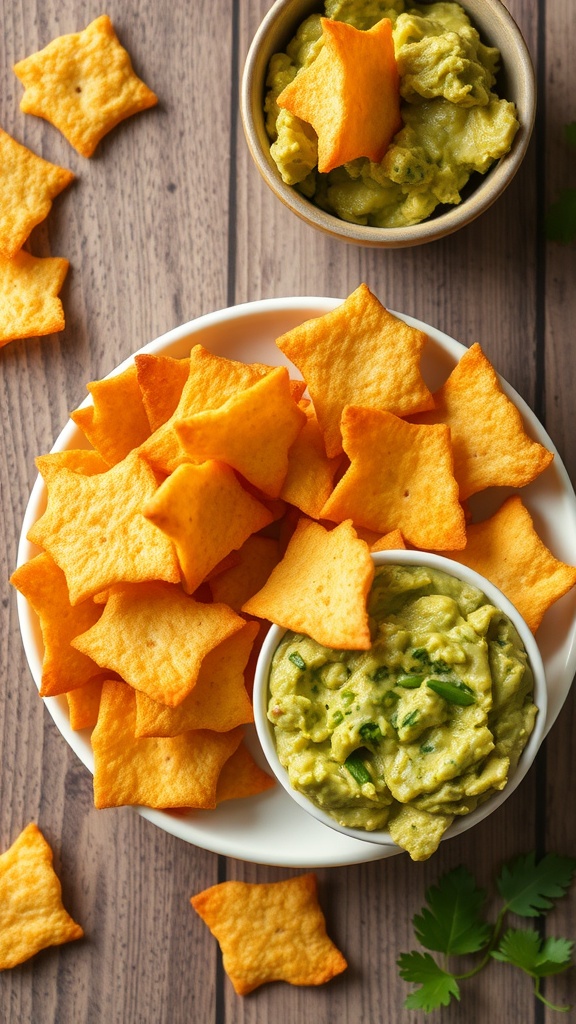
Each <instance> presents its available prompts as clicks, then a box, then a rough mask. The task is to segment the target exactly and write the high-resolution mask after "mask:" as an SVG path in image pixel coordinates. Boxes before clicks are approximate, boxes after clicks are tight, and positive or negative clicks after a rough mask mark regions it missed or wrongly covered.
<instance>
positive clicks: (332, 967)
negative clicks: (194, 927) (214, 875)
mask: <svg viewBox="0 0 576 1024" xmlns="http://www.w3.org/2000/svg"><path fill="white" fill-rule="evenodd" d="M190 902H191V904H192V906H193V908H194V910H195V911H196V913H197V914H199V915H200V917H201V918H202V920H203V921H204V922H205V923H206V924H207V925H208V927H209V929H210V931H211V932H212V934H213V935H214V936H215V938H216V939H217V940H218V942H219V944H220V948H221V950H222V959H223V963H224V969H225V971H226V973H227V974H228V976H229V978H230V980H231V982H232V984H233V986H234V988H235V990H236V992H237V993H238V994H239V995H247V994H248V993H249V992H252V990H253V989H255V988H258V986H259V985H264V984H265V983H266V982H269V981H287V982H288V983H289V984H291V985H323V984H324V983H325V982H327V981H330V979H331V978H333V977H334V976H335V975H337V974H340V973H341V972H342V971H344V970H345V969H346V967H347V966H348V965H347V963H346V960H345V959H344V957H343V956H342V953H341V952H340V951H339V950H338V948H337V947H336V946H335V945H334V943H333V942H332V940H331V939H329V938H328V935H327V934H326V922H325V920H324V915H323V913H322V910H321V908H320V905H319V903H318V894H317V884H316V875H314V874H312V873H310V874H306V875H297V876H296V877H295V878H289V879H287V880H286V881H283V882H264V883H249V882H221V883H220V884H219V885H213V886H212V887H211V888H210V889H205V890H204V891H203V892H200V893H198V895H196V896H193V897H192V898H191V900H190Z"/></svg>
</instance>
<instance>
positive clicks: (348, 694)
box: [341, 690, 356, 708]
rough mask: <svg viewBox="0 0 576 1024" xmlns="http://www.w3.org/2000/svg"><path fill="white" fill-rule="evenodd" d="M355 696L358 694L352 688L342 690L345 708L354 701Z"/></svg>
mask: <svg viewBox="0 0 576 1024" xmlns="http://www.w3.org/2000/svg"><path fill="white" fill-rule="evenodd" d="M355 696H356V694H355V693H353V691H352V690H343V691H342V693H341V697H342V703H343V705H344V707H345V708H347V707H348V706H349V705H350V704H351V703H352V701H353V700H354V697H355Z"/></svg>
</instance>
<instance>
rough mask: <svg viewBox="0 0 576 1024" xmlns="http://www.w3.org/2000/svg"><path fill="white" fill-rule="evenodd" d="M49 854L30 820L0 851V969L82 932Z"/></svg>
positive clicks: (13, 964)
mask: <svg viewBox="0 0 576 1024" xmlns="http://www.w3.org/2000/svg"><path fill="white" fill-rule="evenodd" d="M52 859H53V857H52V850H51V849H50V846H49V845H48V843H47V842H46V840H45V839H44V836H43V835H42V833H41V831H40V829H39V828H38V826H37V825H34V824H33V823H32V824H30V825H27V826H26V828H25V829H24V831H23V832H21V833H20V835H19V836H18V838H17V839H16V841H15V842H14V843H13V844H12V846H11V847H10V848H9V849H8V850H6V853H3V854H2V855H1V856H0V971H3V970H6V969H7V968H9V967H15V966H16V965H17V964H21V963H23V962H24V961H25V960H28V959H29V958H30V957H31V956H34V954H35V953H38V952H39V951H40V950H41V949H46V947H47V946H60V945H61V944H62V943H64V942H71V941H72V940H73V939H81V938H82V936H83V934H84V932H83V930H82V928H81V927H80V925H79V924H76V922H75V921H74V920H73V919H72V918H71V917H70V915H69V914H68V913H67V912H66V911H65V910H64V907H63V905H62V886H61V885H60V882H59V880H58V877H57V875H56V874H55V872H54V868H53V867H52Z"/></svg>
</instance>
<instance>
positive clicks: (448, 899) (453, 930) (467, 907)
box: [413, 866, 492, 956]
mask: <svg viewBox="0 0 576 1024" xmlns="http://www.w3.org/2000/svg"><path fill="white" fill-rule="evenodd" d="M485 900H486V893H485V892H483V890H482V889H478V888H477V887H476V882H475V880H474V877H473V875H471V874H470V872H469V871H468V870H467V869H466V868H465V867H462V866H460V867H458V868H455V869H454V870H453V871H449V872H448V874H446V875H443V876H442V878H440V880H439V881H438V883H437V885H434V886H431V887H430V889H428V891H427V893H426V902H427V903H428V907H429V909H428V908H427V907H424V908H423V909H422V911H421V913H420V914H416V916H415V917H414V919H413V925H414V931H415V932H416V937H417V938H418V940H419V942H421V943H422V945H423V946H425V947H426V949H435V950H438V951H439V952H441V953H445V954H446V955H447V956H451V955H452V954H454V953H476V952H477V951H478V950H480V949H483V947H484V946H485V945H486V944H487V943H488V941H489V939H490V935H491V931H492V929H491V928H490V925H488V924H486V922H485V921H483V920H482V916H481V914H482V908H483V906H484V903H485Z"/></svg>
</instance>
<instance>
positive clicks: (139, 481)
mask: <svg viewBox="0 0 576 1024" xmlns="http://www.w3.org/2000/svg"><path fill="white" fill-rule="evenodd" d="M46 487H47V490H48V505H47V508H46V511H45V512H44V514H43V515H42V516H41V517H40V519H38V520H37V521H36V523H34V526H33V527H32V529H31V530H30V531H29V534H28V538H29V540H31V541H32V542H33V543H34V544H38V545H39V547H43V548H45V549H46V550H47V551H48V552H49V553H50V554H51V555H52V557H53V559H54V561H55V562H56V563H57V565H59V566H60V568H61V569H62V570H63V572H64V574H65V576H66V582H67V584H68V590H69V592H70V603H71V604H78V603H79V602H80V601H83V600H85V599H86V598H87V597H92V596H93V595H94V594H97V593H99V592H100V591H102V590H105V589H106V587H109V586H111V585H112V584H114V583H123V582H127V581H129V582H138V581H143V580H166V581H167V582H169V583H170V582H171V583H177V582H178V580H179V579H180V570H179V567H178V562H177V559H176V554H175V551H174V547H173V545H172V542H171V541H170V540H169V539H168V538H167V537H166V536H165V535H164V534H163V533H162V531H161V530H158V529H157V528H156V527H155V526H153V525H152V523H150V522H148V520H147V519H146V518H145V517H144V515H143V514H142V508H143V506H144V505H145V503H146V501H147V499H148V498H151V497H152V495H153V494H154V493H155V491H156V487H157V484H156V477H155V476H154V473H153V472H152V470H151V469H150V467H149V466H147V465H146V463H145V462H144V461H143V460H142V459H140V458H138V456H137V454H135V453H132V454H130V455H129V456H127V457H126V459H124V460H123V461H122V462H119V463H118V464H117V465H116V466H113V467H112V469H109V470H108V472H107V473H98V474H97V475H95V476H84V475H82V474H80V473H74V472H73V471H72V470H70V469H67V468H63V469H61V470H60V471H59V472H58V473H56V474H54V476H53V477H51V478H50V479H48V480H47V481H46Z"/></svg>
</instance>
